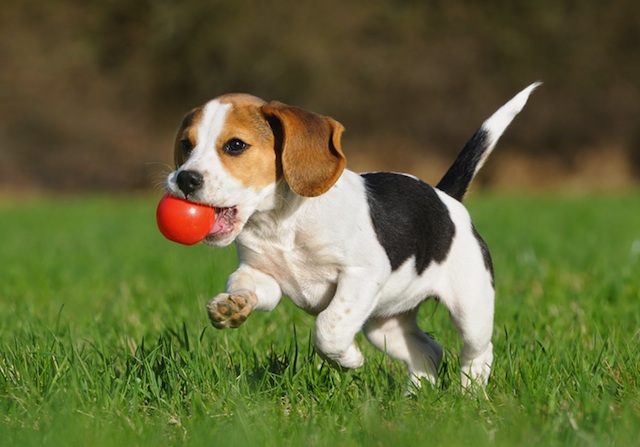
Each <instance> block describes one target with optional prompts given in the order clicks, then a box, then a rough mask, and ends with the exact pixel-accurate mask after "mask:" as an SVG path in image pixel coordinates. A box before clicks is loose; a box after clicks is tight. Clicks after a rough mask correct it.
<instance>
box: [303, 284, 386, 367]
mask: <svg viewBox="0 0 640 447" xmlns="http://www.w3.org/2000/svg"><path fill="white" fill-rule="evenodd" d="M379 290H380V287H379V284H378V283H376V281H372V280H371V279H370V278H369V279H368V278H366V277H360V276H359V275H358V276H348V277H344V278H341V279H340V282H339V284H338V289H337V291H336V294H335V296H334V297H333V299H332V300H331V303H330V304H329V306H327V308H326V309H325V310H323V311H322V312H320V314H319V315H318V318H317V319H316V327H315V333H314V344H315V346H316V350H317V352H318V354H319V355H320V357H322V358H323V359H325V360H327V361H328V362H329V363H331V364H332V365H333V366H337V367H342V368H349V369H355V368H359V367H360V366H362V364H363V363H364V357H363V356H362V353H361V352H360V349H359V348H358V346H357V345H356V343H355V341H354V338H355V336H356V334H357V333H358V332H359V331H360V329H362V326H363V325H364V323H365V322H366V321H367V319H368V318H369V316H370V315H371V312H372V311H373V309H374V308H375V305H376V297H377V294H378V292H379Z"/></svg>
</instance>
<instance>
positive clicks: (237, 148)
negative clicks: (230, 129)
mask: <svg viewBox="0 0 640 447" xmlns="http://www.w3.org/2000/svg"><path fill="white" fill-rule="evenodd" d="M247 149H249V145H248V144H247V143H245V142H244V141H242V140H240V139H238V138H232V139H230V140H229V141H227V142H226V143H225V144H224V146H223V148H222V150H223V151H224V152H225V153H226V154H229V155H240V154H241V153H243V152H244V151H246V150H247Z"/></svg>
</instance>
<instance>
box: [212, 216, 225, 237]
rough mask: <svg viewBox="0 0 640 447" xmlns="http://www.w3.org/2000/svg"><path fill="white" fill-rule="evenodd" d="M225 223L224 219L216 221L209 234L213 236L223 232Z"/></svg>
mask: <svg viewBox="0 0 640 447" xmlns="http://www.w3.org/2000/svg"><path fill="white" fill-rule="evenodd" d="M225 223H226V220H225V219H216V223H215V224H214V225H213V228H212V229H211V233H212V234H215V233H219V232H220V231H223V230H224V228H225Z"/></svg>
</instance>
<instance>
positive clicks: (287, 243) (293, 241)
mask: <svg viewBox="0 0 640 447" xmlns="http://www.w3.org/2000/svg"><path fill="white" fill-rule="evenodd" d="M287 234H289V235H287ZM243 236H244V237H243V238H242V241H241V242H240V241H238V247H239V254H240V257H241V262H242V263H246V264H248V265H250V266H251V267H253V268H255V269H257V270H260V271H261V272H263V273H266V274H268V275H270V276H271V277H273V278H274V279H275V280H276V282H277V283H278V284H279V285H280V288H281V289H282V292H283V294H285V295H287V296H288V297H289V298H290V299H291V300H292V301H293V302H294V303H295V304H296V305H297V306H298V307H300V308H302V309H304V310H305V311H307V312H309V313H311V314H318V313H319V312H321V311H322V310H324V309H325V308H326V307H327V306H328V305H329V302H330V301H331V298H333V295H334V294H335V291H336V284H337V282H338V273H339V270H340V268H339V267H340V264H339V260H338V259H337V258H336V256H335V252H334V251H332V250H330V249H327V248H326V247H324V246H323V244H320V243H319V241H317V240H314V238H307V237H305V234H304V233H301V232H297V233H295V234H291V233H286V232H285V233H284V236H283V235H282V234H278V235H277V236H276V235H266V234H264V233H262V234H260V236H258V235H255V234H254V235H252V234H251V233H250V232H247V234H243Z"/></svg>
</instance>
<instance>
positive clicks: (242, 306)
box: [207, 291, 257, 329]
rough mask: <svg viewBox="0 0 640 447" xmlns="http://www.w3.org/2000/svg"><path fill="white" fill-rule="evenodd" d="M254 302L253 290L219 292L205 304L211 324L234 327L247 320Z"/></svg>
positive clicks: (223, 327) (219, 326) (219, 327)
mask: <svg viewBox="0 0 640 447" xmlns="http://www.w3.org/2000/svg"><path fill="white" fill-rule="evenodd" d="M255 302H257V298H256V296H255V294H254V293H253V292H249V291H242V292H238V293H231V294H229V293H221V294H220V295H218V296H216V297H215V298H212V299H211V301H209V304H208V305H207V310H208V313H209V318H210V319H211V324H213V325H214V326H215V327H216V328H218V329H225V328H236V327H238V326H240V325H241V324H242V323H244V322H245V321H246V320H247V317H248V316H249V314H250V313H251V311H252V310H253V304H251V303H255Z"/></svg>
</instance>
